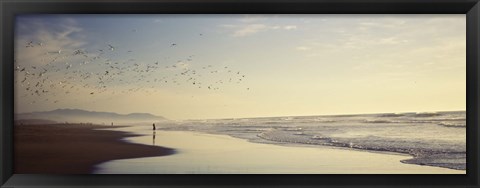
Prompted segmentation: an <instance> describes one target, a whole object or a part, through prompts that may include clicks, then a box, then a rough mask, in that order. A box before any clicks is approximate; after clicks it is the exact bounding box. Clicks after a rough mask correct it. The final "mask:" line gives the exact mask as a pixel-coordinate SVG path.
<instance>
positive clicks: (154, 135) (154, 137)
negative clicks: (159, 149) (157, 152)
mask: <svg viewBox="0 0 480 188" xmlns="http://www.w3.org/2000/svg"><path fill="white" fill-rule="evenodd" d="M153 145H155V131H153Z"/></svg>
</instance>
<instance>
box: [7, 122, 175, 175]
mask: <svg viewBox="0 0 480 188" xmlns="http://www.w3.org/2000/svg"><path fill="white" fill-rule="evenodd" d="M122 127H128V126H113V127H112V126H104V125H85V124H82V125H81V124H42V125H14V143H15V144H14V173H18V174H35V173H41V174H92V173H94V172H95V170H96V166H97V165H98V164H100V163H104V162H107V161H112V160H118V159H131V158H141V157H156V156H166V155H172V154H174V153H175V150H174V149H172V148H167V147H161V146H150V145H144V144H136V143H130V142H127V141H124V139H125V138H129V137H136V136H141V135H138V134H132V133H128V132H123V131H120V130H118V131H117V130H112V128H113V129H115V128H122ZM102 129H109V130H102Z"/></svg>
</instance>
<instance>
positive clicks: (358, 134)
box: [157, 111, 466, 170]
mask: <svg viewBox="0 0 480 188" xmlns="http://www.w3.org/2000/svg"><path fill="white" fill-rule="evenodd" d="M157 129H158V130H165V131H199V132H204V133H211V134H223V135H229V136H232V137H236V138H241V139H246V140H248V141H250V142H254V143H264V144H278V145H291V146H299V145H300V146H313V147H316V146H319V147H324V146H330V147H341V148H350V149H354V150H366V151H372V152H394V153H402V154H409V155H411V156H413V158H412V159H405V160H402V161H401V162H402V163H409V164H417V165H427V166H436V167H443V168H449V169H457V170H465V169H466V112H465V111H451V112H432V113H382V114H359V115H328V116H286V117H260V118H238V119H210V120H187V121H171V122H164V123H161V124H158V125H157Z"/></svg>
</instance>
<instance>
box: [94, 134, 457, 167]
mask: <svg viewBox="0 0 480 188" xmlns="http://www.w3.org/2000/svg"><path fill="white" fill-rule="evenodd" d="M140 128H141V127H126V128H121V130H123V131H128V132H135V133H139V134H144V135H148V134H150V135H148V136H140V137H130V138H127V139H126V140H128V141H129V142H132V143H142V144H150V145H153V144H155V145H161V146H165V147H171V148H175V149H176V151H177V153H176V154H175V155H169V156H164V157H147V158H137V159H125V160H114V161H108V162H106V163H102V164H100V165H98V171H96V172H95V173H99V174H123V173H129V174H465V171H463V170H452V169H446V168H440V167H432V166H420V165H413V164H405V163H401V162H400V161H401V160H405V159H410V158H411V156H408V155H401V154H393V153H378V152H377V153H372V152H366V151H356V150H350V149H339V148H330V147H301V146H280V145H273V144H260V143H252V142H249V141H247V140H243V139H239V138H233V137H230V136H226V135H213V134H206V133H200V132H190V131H156V134H155V137H153V134H152V133H151V131H150V130H148V127H145V128H144V129H143V130H140ZM137 129H138V130H137ZM154 138H155V140H153V139H154ZM153 141H154V142H153Z"/></svg>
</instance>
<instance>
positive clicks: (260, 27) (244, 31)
mask: <svg viewBox="0 0 480 188" xmlns="http://www.w3.org/2000/svg"><path fill="white" fill-rule="evenodd" d="M267 29H268V27H267V26H266V25H264V24H249V25H246V26H244V27H241V28H240V29H238V30H236V31H235V32H234V33H233V36H234V37H243V36H248V35H253V34H255V33H258V32H260V31H264V30H267Z"/></svg>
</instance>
